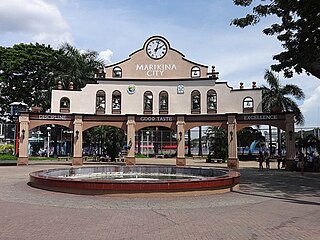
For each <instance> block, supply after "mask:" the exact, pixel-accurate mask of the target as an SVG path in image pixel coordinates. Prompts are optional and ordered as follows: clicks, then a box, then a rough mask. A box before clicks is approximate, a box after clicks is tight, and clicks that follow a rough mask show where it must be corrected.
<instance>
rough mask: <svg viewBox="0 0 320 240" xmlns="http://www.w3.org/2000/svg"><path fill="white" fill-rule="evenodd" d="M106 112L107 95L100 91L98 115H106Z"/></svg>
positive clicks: (97, 97)
mask: <svg viewBox="0 0 320 240" xmlns="http://www.w3.org/2000/svg"><path fill="white" fill-rule="evenodd" d="M105 112H106V93H105V92H104V91H103V90H99V91H98V92H97V94H96V114H104V113H105Z"/></svg>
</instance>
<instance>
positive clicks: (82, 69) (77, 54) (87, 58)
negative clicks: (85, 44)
mask: <svg viewBox="0 0 320 240" xmlns="http://www.w3.org/2000/svg"><path fill="white" fill-rule="evenodd" d="M59 52H60V54H59V57H60V59H59V63H60V68H61V75H60V79H59V80H60V81H62V84H63V85H64V87H65V88H67V87H68V86H69V83H70V82H73V83H74V86H75V89H80V88H82V87H84V86H85V85H86V83H87V82H88V81H89V79H90V78H93V76H94V73H95V72H96V71H97V69H98V67H100V66H103V61H102V60H100V59H98V53H97V52H95V51H92V50H86V51H80V50H79V49H77V48H75V47H73V46H71V45H70V44H68V43H64V44H62V45H61V47H60V49H59Z"/></svg>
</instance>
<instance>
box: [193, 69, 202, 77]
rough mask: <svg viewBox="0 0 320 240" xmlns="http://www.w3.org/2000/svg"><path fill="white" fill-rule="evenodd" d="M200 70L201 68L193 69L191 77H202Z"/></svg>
mask: <svg viewBox="0 0 320 240" xmlns="http://www.w3.org/2000/svg"><path fill="white" fill-rule="evenodd" d="M200 75H201V74H200V68H199V67H193V68H191V77H193V78H197V77H200Z"/></svg>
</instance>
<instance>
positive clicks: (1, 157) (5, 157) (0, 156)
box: [0, 154, 17, 161]
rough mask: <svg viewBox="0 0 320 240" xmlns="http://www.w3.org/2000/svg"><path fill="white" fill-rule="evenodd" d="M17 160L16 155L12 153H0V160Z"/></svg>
mask: <svg viewBox="0 0 320 240" xmlns="http://www.w3.org/2000/svg"><path fill="white" fill-rule="evenodd" d="M4 160H17V157H16V156H14V155H12V154H0V161H4Z"/></svg>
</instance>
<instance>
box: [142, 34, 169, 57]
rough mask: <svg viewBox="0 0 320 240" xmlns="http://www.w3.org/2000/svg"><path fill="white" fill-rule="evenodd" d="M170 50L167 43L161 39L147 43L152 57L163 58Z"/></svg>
mask: <svg viewBox="0 0 320 240" xmlns="http://www.w3.org/2000/svg"><path fill="white" fill-rule="evenodd" d="M167 51H168V47H167V45H166V43H165V42H164V41H163V40H161V39H158V38H156V39H153V40H151V41H150V42H149V43H148V45H147V54H148V56H149V57H150V58H152V59H161V58H163V57H164V56H165V55H166V53H167Z"/></svg>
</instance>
